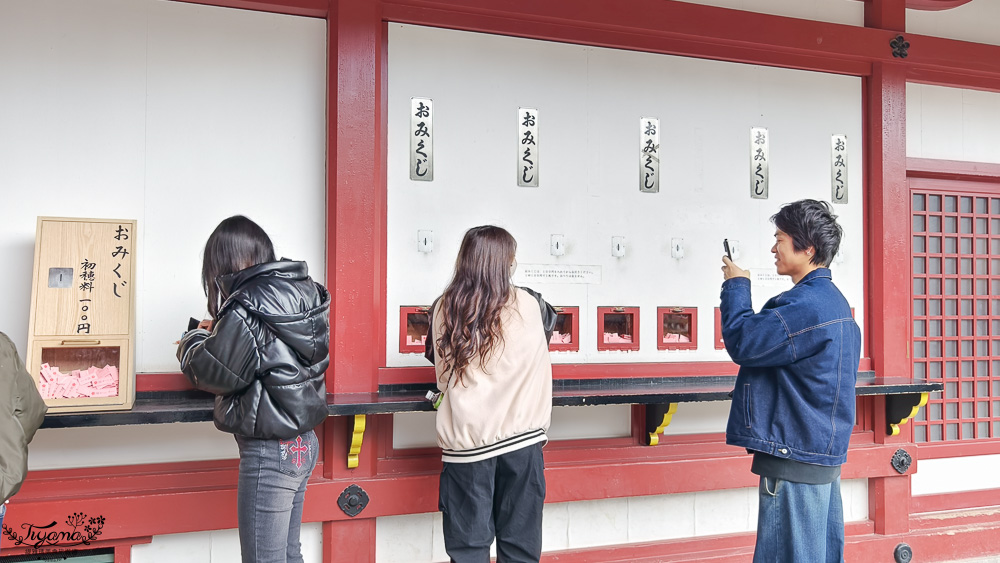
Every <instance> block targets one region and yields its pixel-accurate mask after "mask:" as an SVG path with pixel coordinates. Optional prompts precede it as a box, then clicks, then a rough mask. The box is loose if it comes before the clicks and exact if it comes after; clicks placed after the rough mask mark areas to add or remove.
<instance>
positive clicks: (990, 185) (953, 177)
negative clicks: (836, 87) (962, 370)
mask: <svg viewBox="0 0 1000 563" xmlns="http://www.w3.org/2000/svg"><path fill="white" fill-rule="evenodd" d="M907 176H908V178H909V189H910V195H911V197H912V195H913V194H914V193H928V194H930V193H935V194H941V195H942V196H947V195H949V194H950V195H957V196H960V195H962V194H965V195H968V196H971V197H974V198H979V197H983V198H989V200H991V201H992V200H995V199H996V198H997V196H998V195H1000V164H992V163H978V162H956V161H949V160H932V159H914V158H910V159H907ZM990 211H992V209H990ZM917 214H919V215H921V216H927V215H930V216H940V217H942V218H943V216H944V215H943V211H942V212H941V213H938V212H934V211H931V210H929V209H928V210H926V212H919V211H918V212H917ZM964 215H967V216H968V217H970V218H974V217H975V214H974V213H973V214H964ZM993 227H994V225H993V224H992V223H991V224H990V225H989V234H988V235H987V237H986V238H987V239H992V238H994V234H993ZM975 236H978V235H975ZM986 244H987V250H988V251H989V252H990V254H989V256H988V259H989V260H990V263H989V264H988V267H989V272H990V274H991V275H990V276H989V277H988V278H989V279H990V280H992V279H993V275H992V274H993V272H994V270H993V267H994V266H995V265H997V264H995V263H997V262H1000V261H998V260H997V259H996V258H994V255H993V252H992V251H993V248H992V247H990V246H989V245H990V243H989V242H987V243H986ZM915 250H919V249H912V248H911V252H914V251H915ZM923 250H924V251H925V252H924V253H922V254H926V251H927V250H929V249H927V248H924V249H923ZM942 250H945V249H944V248H942ZM918 254H921V253H918ZM942 256H943V255H942ZM938 277H940V276H938ZM988 289H989V290H990V291H989V298H990V299H991V301H992V299H993V298H995V297H996V294H995V293H994V292H993V291H992V288H988ZM972 297H973V298H975V297H979V296H976V295H973V296H972ZM991 305H992V304H991ZM944 312H945V311H943V310H942V313H944ZM990 312H991V313H992V312H993V311H992V310H991V311H990ZM940 318H941V319H942V320H943V319H944V317H943V316H942V317H940ZM986 328H987V329H988V332H989V334H990V335H991V338H993V336H992V335H995V334H996V332H995V327H994V326H988V327H986ZM912 338H913V340H916V341H926V340H927V338H926V337H922V336H921V335H920V334H914V336H913V337H912ZM989 353H990V355H992V354H993V349H992V348H990V350H989ZM976 359H977V360H978V359H979V358H976ZM994 359H995V358H988V359H987V361H988V362H989V366H988V367H989V369H990V377H989V379H988V381H995V380H996V378H997V374H996V373H995V372H994V371H993V368H994V367H995V366H996V364H995V363H994V362H993V360H994ZM915 361H916V358H915ZM956 375H957V374H956ZM958 380H959V378H955V381H956V382H957V381H958ZM995 384H996V383H992V385H995ZM989 391H990V397H989V400H990V401H991V402H992V400H993V398H994V396H993V393H992V392H993V390H992V389H990V390H989ZM963 400H967V399H963ZM978 400H979V399H978V398H977V401H978ZM946 401H947V399H945V398H943V397H932V399H931V404H932V405H935V404H936V405H938V407H939V408H943V406H944V403H945V402H946ZM987 413H988V414H989V415H990V416H988V417H987V419H988V421H989V422H991V423H993V422H994V420H995V411H994V410H993V408H992V406H988V407H987ZM977 414H978V413H977ZM926 417H927V415H926V414H924V415H923V416H922V417H921V418H924V419H926ZM956 420H958V419H956ZM927 424H928V423H927V421H926V420H922V421H915V424H914V426H915V428H916V427H920V426H925V427H926V425H927ZM920 451H921V457H924V458H927V459H936V458H950V457H962V456H978V455H995V454H1000V439H996V438H990V439H986V440H981V439H974V440H960V441H952V442H929V443H922V444H921V446H920ZM977 493H978V494H977V495H970V494H967V493H953V494H942V495H930V496H929V497H915V498H914V510H915V511H928V510H931V509H937V510H953V509H961V508H967V507H969V506H984V505H986V504H989V503H990V502H989V501H990V499H995V498H996V496H997V494H1000V493H997V492H995V491H994V492H991V491H977ZM975 499H978V501H977V500H975ZM970 502H980V504H978V505H970V504H969V503H970Z"/></svg>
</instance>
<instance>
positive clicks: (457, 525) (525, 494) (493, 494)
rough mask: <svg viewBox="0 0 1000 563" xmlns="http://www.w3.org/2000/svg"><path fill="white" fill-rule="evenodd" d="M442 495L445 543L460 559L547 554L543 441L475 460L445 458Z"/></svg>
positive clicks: (482, 561) (463, 562) (512, 559)
mask: <svg viewBox="0 0 1000 563" xmlns="http://www.w3.org/2000/svg"><path fill="white" fill-rule="evenodd" d="M439 494H440V496H439V501H438V508H440V510H441V512H442V514H443V516H444V518H443V524H444V546H445V550H446V551H447V552H448V556H449V557H451V560H452V561H454V562H456V563H488V562H489V560H490V544H492V543H493V538H494V537H496V540H497V562H498V563H522V562H529V561H533V562H537V561H538V560H539V558H540V557H541V555H542V504H543V503H544V502H545V463H544V460H543V458H542V444H533V445H531V446H528V447H526V448H521V449H519V450H515V451H513V452H510V453H506V454H503V455H501V456H497V457H493V458H489V459H484V460H482V461H475V462H472V463H445V464H444V469H442V470H441V487H440V493H439Z"/></svg>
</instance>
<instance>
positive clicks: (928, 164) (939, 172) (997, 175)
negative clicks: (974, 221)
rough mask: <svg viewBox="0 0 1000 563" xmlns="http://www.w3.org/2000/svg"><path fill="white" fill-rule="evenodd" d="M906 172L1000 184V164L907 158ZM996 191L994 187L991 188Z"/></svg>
mask: <svg viewBox="0 0 1000 563" xmlns="http://www.w3.org/2000/svg"><path fill="white" fill-rule="evenodd" d="M906 174H907V176H909V177H911V178H931V179H935V180H958V181H972V182H977V181H978V182H991V183H997V184H1000V164H994V163H991V162H966V161H957V160H937V159H931V158H907V159H906ZM993 191H994V192H995V191H996V190H995V189H994V190H993Z"/></svg>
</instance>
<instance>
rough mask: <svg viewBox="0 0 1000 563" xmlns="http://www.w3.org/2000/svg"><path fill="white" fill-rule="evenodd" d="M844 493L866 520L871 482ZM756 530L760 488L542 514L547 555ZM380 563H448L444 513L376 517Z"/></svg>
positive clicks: (853, 515)
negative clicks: (573, 550)
mask: <svg viewBox="0 0 1000 563" xmlns="http://www.w3.org/2000/svg"><path fill="white" fill-rule="evenodd" d="M921 463H923V462H921ZM841 493H842V496H843V501H844V520H845V521H846V522H857V521H863V520H866V519H867V518H868V482H867V480H864V479H858V480H849V481H844V482H843V483H842V484H841ZM756 529H757V488H756V487H753V488H746V489H728V490H721V491H706V492H699V493H684V494H674V495H654V496H645V497H629V498H616V499H602V500H588V501H578V502H563V503H552V504H546V505H545V508H544V512H543V516H542V550H543V551H546V552H550V551H559V550H565V549H581V548H586V547H599V546H607V545H617V544H626V543H638V542H653V541H663V540H671V539H682V538H692V537H701V536H712V535H718V534H731V533H739V532H750V531H754V530H756ZM494 554H495V550H494ZM375 560H376V561H378V562H379V563H424V562H431V561H435V562H436V561H447V560H448V556H447V553H446V552H445V549H444V537H443V533H442V528H441V513H440V512H434V513H426V514H411V515H405V516H388V517H383V518H378V519H377V520H376V545H375Z"/></svg>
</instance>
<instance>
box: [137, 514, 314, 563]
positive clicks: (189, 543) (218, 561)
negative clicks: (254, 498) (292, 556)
mask: <svg viewBox="0 0 1000 563" xmlns="http://www.w3.org/2000/svg"><path fill="white" fill-rule="evenodd" d="M299 540H300V541H301V542H302V560H303V561H305V562H306V563H319V562H320V561H322V559H323V526H322V524H320V523H319V522H307V523H305V524H302V530H301V532H300V534H299ZM241 560H242V559H241V557H240V536H239V531H238V530H235V529H233V530H214V531H211V532H192V533H187V534H169V535H164V536H153V538H152V541H151V542H150V543H145V544H137V545H134V546H132V561H133V563H177V562H179V561H183V562H184V563H239V562H240V561H241Z"/></svg>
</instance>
